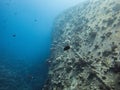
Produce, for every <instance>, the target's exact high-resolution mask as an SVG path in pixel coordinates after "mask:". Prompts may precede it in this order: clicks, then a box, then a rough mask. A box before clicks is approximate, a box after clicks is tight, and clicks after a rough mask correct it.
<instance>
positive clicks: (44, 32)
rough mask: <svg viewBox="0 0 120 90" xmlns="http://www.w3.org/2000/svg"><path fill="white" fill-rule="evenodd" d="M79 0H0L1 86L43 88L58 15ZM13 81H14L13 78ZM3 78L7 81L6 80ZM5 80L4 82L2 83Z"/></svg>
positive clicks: (22, 89)
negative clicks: (54, 24)
mask: <svg viewBox="0 0 120 90" xmlns="http://www.w3.org/2000/svg"><path fill="white" fill-rule="evenodd" d="M78 2H80V1H79V0H0V78H6V80H3V81H1V80H0V85H1V86H0V90H1V88H4V87H6V85H8V84H6V83H8V81H9V82H11V85H13V86H9V85H8V89H5V90H40V89H41V87H42V85H43V84H44V82H45V80H46V78H47V72H48V66H47V64H46V62H45V61H46V59H48V58H49V56H50V45H51V37H52V36H51V31H52V25H53V21H54V19H55V17H56V16H57V15H59V14H60V13H61V12H62V11H64V10H65V9H67V8H69V7H71V6H73V5H75V4H77V3H78ZM12 81H14V82H12ZM3 82H4V83H3ZM1 83H3V84H1Z"/></svg>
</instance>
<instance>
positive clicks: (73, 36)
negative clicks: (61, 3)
mask: <svg viewBox="0 0 120 90" xmlns="http://www.w3.org/2000/svg"><path fill="white" fill-rule="evenodd" d="M66 46H69V49H68V50H64V48H65V47H66ZM48 63H50V68H49V78H48V81H47V82H46V85H45V86H44V89H43V90H120V1H119V0H89V1H86V2H85V3H84V4H83V3H81V4H79V5H77V6H75V7H72V8H70V9H69V10H67V11H65V12H64V13H62V14H61V15H59V16H58V17H57V18H56V21H55V24H54V28H53V44H52V48H51V58H50V59H49V60H48Z"/></svg>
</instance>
